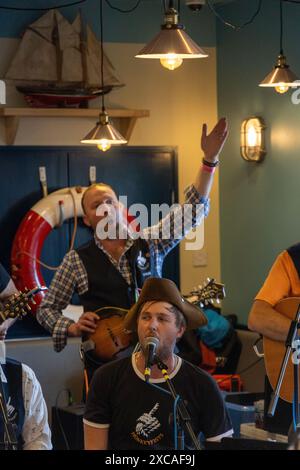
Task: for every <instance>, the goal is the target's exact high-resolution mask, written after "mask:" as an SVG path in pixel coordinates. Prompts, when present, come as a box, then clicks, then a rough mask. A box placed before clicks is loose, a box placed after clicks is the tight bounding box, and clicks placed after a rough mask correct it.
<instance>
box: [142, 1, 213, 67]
mask: <svg viewBox="0 0 300 470" xmlns="http://www.w3.org/2000/svg"><path fill="white" fill-rule="evenodd" d="M178 19H179V15H178V12H177V10H175V8H174V2H173V0H170V1H169V6H168V9H167V10H166V12H165V18H164V24H163V25H162V26H161V31H160V32H159V33H158V34H157V35H156V36H155V38H154V39H152V41H151V42H150V43H149V44H147V45H146V46H145V47H143V49H142V50H141V51H140V52H139V53H138V54H137V55H136V56H135V57H137V58H138V59H160V63H161V65H162V66H163V67H166V68H167V69H169V70H174V69H176V68H178V67H180V65H181V64H182V61H183V59H199V58H203V57H208V54H206V53H205V52H204V51H203V49H201V47H199V46H198V45H197V44H196V43H195V42H194V41H193V40H192V39H191V38H190V37H189V36H188V34H186V33H185V31H184V25H182V24H179V23H178Z"/></svg>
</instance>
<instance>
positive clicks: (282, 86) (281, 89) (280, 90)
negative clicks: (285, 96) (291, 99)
mask: <svg viewBox="0 0 300 470" xmlns="http://www.w3.org/2000/svg"><path fill="white" fill-rule="evenodd" d="M288 89H289V86H288V85H285V84H284V83H279V85H277V86H276V87H275V90H276V91H277V93H281V94H282V93H286V92H287V91H288Z"/></svg>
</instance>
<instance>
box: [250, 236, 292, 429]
mask: <svg viewBox="0 0 300 470" xmlns="http://www.w3.org/2000/svg"><path fill="white" fill-rule="evenodd" d="M286 297H300V243H299V244H297V245H294V246H292V247H291V248H288V249H287V250H285V251H283V252H282V253H280V254H279V256H278V257H277V259H276V260H275V262H274V264H273V266H272V268H271V270H270V272H269V274H268V276H267V278H266V280H265V282H264V284H263V286H262V288H261V289H260V291H259V292H258V294H257V295H256V297H255V300H254V303H253V306H252V309H251V311H250V314H249V319H248V327H249V328H250V330H253V331H256V332H257V333H260V334H261V335H263V336H266V337H267V338H270V339H273V340H276V341H282V342H285V340H286V338H287V335H288V332H289V329H290V325H291V320H289V319H288V318H287V317H285V316H284V315H282V314H281V313H279V312H278V311H277V310H276V309H275V306H276V304H278V302H280V301H281V300H282V299H284V298H286ZM271 391H272V389H271V385H270V383H269V380H268V379H267V378H266V388H265V392H266V401H265V412H266V411H267V410H268V406H269V397H270V393H271ZM291 422H292V407H291V405H290V404H289V403H287V402H284V401H283V400H279V402H278V405H277V409H276V412H275V415H274V417H273V418H268V417H267V416H266V415H265V424H266V426H267V427H268V428H269V429H270V430H273V431H275V432H282V431H283V430H284V431H285V432H287V431H288V428H289V425H290V424H291Z"/></svg>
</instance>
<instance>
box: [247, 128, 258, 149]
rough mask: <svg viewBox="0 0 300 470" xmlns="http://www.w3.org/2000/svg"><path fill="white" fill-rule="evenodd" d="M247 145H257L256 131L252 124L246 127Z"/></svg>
mask: <svg viewBox="0 0 300 470" xmlns="http://www.w3.org/2000/svg"><path fill="white" fill-rule="evenodd" d="M247 145H248V146H249V147H255V146H256V145H257V133H256V130H255V127H254V126H250V127H249V128H248V129H247Z"/></svg>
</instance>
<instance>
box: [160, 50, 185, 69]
mask: <svg viewBox="0 0 300 470" xmlns="http://www.w3.org/2000/svg"><path fill="white" fill-rule="evenodd" d="M182 62H183V60H182V59H181V58H180V57H178V56H177V54H167V55H166V56H165V57H164V58H162V59H160V63H161V65H162V66H163V67H165V68H166V69H169V70H175V69H177V68H178V67H180V66H181V64H182Z"/></svg>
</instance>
